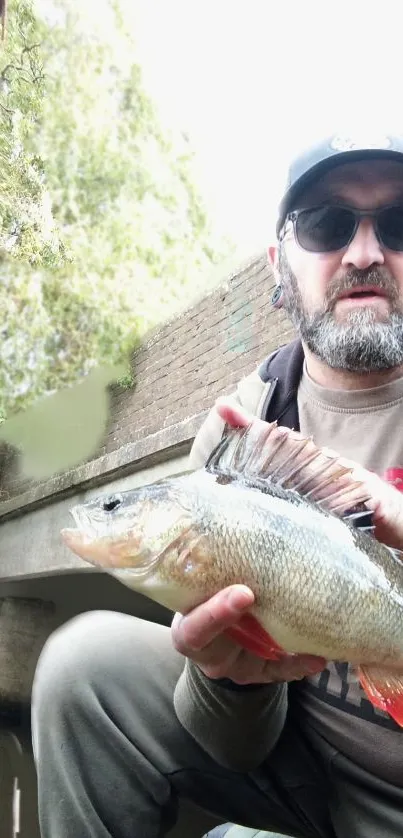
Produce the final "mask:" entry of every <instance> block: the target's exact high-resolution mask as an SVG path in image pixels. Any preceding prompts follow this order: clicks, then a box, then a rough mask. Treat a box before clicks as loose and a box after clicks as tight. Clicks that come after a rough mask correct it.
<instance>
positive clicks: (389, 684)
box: [357, 666, 403, 727]
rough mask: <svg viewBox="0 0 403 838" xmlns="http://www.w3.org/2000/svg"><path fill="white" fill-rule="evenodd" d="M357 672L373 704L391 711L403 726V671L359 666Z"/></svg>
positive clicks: (396, 720) (391, 714)
mask: <svg viewBox="0 0 403 838" xmlns="http://www.w3.org/2000/svg"><path fill="white" fill-rule="evenodd" d="M357 674H358V677H359V679H360V683H361V686H362V688H363V690H364V691H365V693H366V695H367V697H368V699H369V701H370V702H371V704H373V705H374V707H377V708H378V709H379V710H383V711H384V712H385V713H389V716H391V717H392V719H394V721H395V722H397V724H398V725H399V726H400V727H403V672H402V673H398V672H389V671H388V670H387V669H384V668H383V667H377V666H359V667H358V668H357Z"/></svg>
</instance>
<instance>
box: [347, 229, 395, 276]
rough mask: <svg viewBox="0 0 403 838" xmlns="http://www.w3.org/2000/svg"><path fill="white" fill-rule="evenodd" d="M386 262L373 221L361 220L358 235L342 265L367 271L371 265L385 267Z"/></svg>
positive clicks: (349, 247) (350, 245)
mask: <svg viewBox="0 0 403 838" xmlns="http://www.w3.org/2000/svg"><path fill="white" fill-rule="evenodd" d="M384 261H385V257H384V254H383V250H382V248H381V245H380V243H379V241H378V239H377V237H376V234H375V230H374V224H373V221H372V219H371V218H363V219H361V221H360V224H359V226H358V229H357V231H356V234H355V236H354V238H353V240H352V242H351V243H350V244H349V246H348V248H347V250H346V252H345V253H344V256H343V259H342V264H343V265H344V266H345V267H351V266H353V267H355V268H357V269H358V270H365V268H369V267H370V266H371V265H383V264H384Z"/></svg>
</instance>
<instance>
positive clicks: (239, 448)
mask: <svg viewBox="0 0 403 838" xmlns="http://www.w3.org/2000/svg"><path fill="white" fill-rule="evenodd" d="M205 468H206V470H207V471H209V472H211V473H213V474H215V475H217V477H218V476H221V477H225V478H226V479H227V480H230V479H232V480H236V479H245V480H247V481H248V482H249V483H253V482H254V481H255V483H256V485H257V486H260V488H263V487H264V485H266V486H267V488H269V487H270V486H278V487H281V488H282V489H288V490H292V491H294V492H295V493H296V494H298V495H299V496H300V497H305V498H309V499H310V500H312V501H314V502H315V503H317V504H318V505H319V506H320V507H322V508H323V509H326V510H327V511H329V512H332V513H334V514H336V515H338V516H340V517H346V518H350V520H351V522H352V523H353V524H354V526H359V518H358V517H357V515H358V513H361V514H365V513H366V514H367V515H368V510H367V509H366V507H364V506H363V504H364V503H365V501H367V500H368V499H369V497H370V494H369V492H368V490H367V489H366V488H365V486H364V484H363V483H362V482H361V481H360V480H357V479H356V478H355V477H354V473H353V468H352V466H351V464H350V463H347V462H346V461H344V460H343V458H342V457H339V456H338V455H337V454H336V453H335V452H334V451H331V450H330V449H326V448H319V447H318V446H316V445H315V443H314V441H313V439H312V438H311V437H305V436H303V434H301V433H300V432H299V431H293V430H290V429H289V428H285V427H282V426H279V425H278V424H277V422H271V423H268V422H265V423H262V422H252V423H251V424H250V425H249V426H248V427H247V428H230V427H229V426H226V427H225V429H224V434H223V437H222V439H221V441H220V442H219V444H218V445H217V446H216V448H215V449H214V451H213V452H212V453H211V455H210V457H209V459H208V461H207V463H206V466H205ZM353 516H355V517H353ZM365 528H366V529H368V528H371V529H372V522H371V523H370V525H369V526H368V524H366V527H365Z"/></svg>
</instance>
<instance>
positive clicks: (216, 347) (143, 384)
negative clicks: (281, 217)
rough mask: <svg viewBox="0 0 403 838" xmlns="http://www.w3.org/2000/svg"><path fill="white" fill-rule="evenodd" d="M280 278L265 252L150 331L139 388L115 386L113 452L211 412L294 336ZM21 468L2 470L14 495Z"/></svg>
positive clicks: (107, 443)
mask: <svg viewBox="0 0 403 838" xmlns="http://www.w3.org/2000/svg"><path fill="white" fill-rule="evenodd" d="M273 288H274V278H273V275H272V272H271V269H270V267H269V266H268V264H267V259H266V257H265V256H261V257H259V258H256V259H255V260H253V261H252V262H250V263H248V264H247V265H246V266H245V267H243V268H242V269H241V270H240V271H239V272H238V273H236V274H234V275H233V276H231V277H229V278H228V279H227V280H226V281H225V282H224V283H223V284H222V285H221V286H220V287H219V288H218V289H216V290H215V291H214V292H213V293H211V294H209V295H207V296H205V297H202V298H201V299H200V300H199V301H198V302H196V303H195V304H194V305H193V306H192V307H191V308H190V309H188V310H187V311H185V312H184V313H182V314H181V315H180V316H178V317H177V318H175V319H173V320H172V321H170V322H168V323H166V324H164V325H162V326H161V327H160V328H159V329H157V330H156V331H154V332H153V333H151V334H150V335H149V337H148V339H147V340H145V341H144V343H143V344H142V346H141V347H140V348H139V350H138V351H137V353H136V355H135V357H134V365H135V370H136V377H137V386H136V388H135V390H134V391H130V390H122V389H119V388H114V389H113V390H112V394H111V416H110V422H109V426H108V428H107V430H106V434H105V438H104V442H103V446H102V447H101V449H100V450H99V451H98V452H97V454H96V456H97V457H99V456H102V455H107V454H110V453H112V452H114V451H116V450H117V449H119V448H121V447H122V446H124V445H126V444H127V443H130V442H136V441H137V440H141V439H143V438H144V437H147V436H148V435H150V434H153V433H155V432H156V431H159V430H161V429H162V428H167V427H169V426H170V425H175V424H176V423H178V422H180V421H181V420H184V419H186V418H188V417H191V416H194V415H196V414H198V413H200V412H201V411H203V410H205V409H208V408H209V407H210V406H211V405H212V403H213V402H214V400H215V398H216V397H217V395H218V394H220V393H224V392H229V391H230V390H231V389H232V388H233V386H234V384H235V383H236V382H237V381H238V380H239V379H240V378H241V377H242V376H243V375H246V374H247V373H248V372H250V371H251V370H252V369H253V368H254V367H255V365H256V364H257V363H258V362H259V361H260V360H261V359H262V358H263V357H264V356H265V355H266V354H268V353H269V352H270V351H271V350H272V349H274V348H276V347H277V346H278V345H279V344H280V343H285V342H287V341H288V340H290V339H291V338H292V337H293V336H294V333H293V331H292V329H291V326H290V324H289V321H288V320H287V318H286V316H285V315H284V313H283V312H282V311H277V310H275V309H273V308H272V307H271V305H270V296H271V292H272V290H273ZM27 485H28V484H27V482H26V481H24V482H22V480H21V478H19V479H17V478H16V476H15V468H14V469H7V468H4V467H3V473H2V475H1V483H0V488H1V489H2V490H3V492H6V494H7V496H8V497H10V496H15V495H17V494H19V493H21V492H22V491H23V490H26V488H27Z"/></svg>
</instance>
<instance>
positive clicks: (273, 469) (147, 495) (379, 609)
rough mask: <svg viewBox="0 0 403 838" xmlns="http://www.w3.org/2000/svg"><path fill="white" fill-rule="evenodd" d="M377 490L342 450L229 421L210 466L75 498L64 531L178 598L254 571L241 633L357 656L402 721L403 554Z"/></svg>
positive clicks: (147, 590) (79, 545)
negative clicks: (374, 504) (389, 538)
mask: <svg viewBox="0 0 403 838" xmlns="http://www.w3.org/2000/svg"><path fill="white" fill-rule="evenodd" d="M368 499H369V496H368V490H367V489H366V488H365V485H364V483H362V482H360V480H357V479H356V476H355V474H354V471H353V470H352V469H351V467H350V466H349V465H348V464H346V462H345V461H343V460H342V459H341V458H338V457H337V455H334V454H333V452H329V451H327V450H325V449H319V448H317V447H316V446H315V444H314V442H313V440H312V439H310V438H309V439H306V438H304V437H303V436H302V435H301V434H300V433H298V432H294V431H290V430H289V429H287V428H282V427H280V426H278V425H277V424H276V423H272V424H268V423H251V425H250V426H249V427H248V428H246V429H245V428H244V429H240V428H237V429H230V428H228V426H227V427H226V429H225V432H224V435H223V437H222V440H221V442H220V444H219V445H218V446H217V448H216V449H215V450H214V452H213V453H212V455H211V457H210V458H209V460H208V462H207V464H206V466H205V467H204V468H202V469H198V470H196V471H193V472H191V473H187V474H184V475H181V476H178V477H173V478H168V479H165V480H162V481H161V482H159V483H155V484H152V485H148V486H144V487H142V488H139V489H134V490H129V491H126V492H124V493H122V494H116V495H112V496H109V497H107V496H104V497H101V498H99V499H97V500H95V501H91V502H88V503H85V504H83V505H81V506H76V507H75V508H74V509H72V515H73V518H74V520H75V523H76V525H77V528H76V529H65V530H62V537H63V539H64V541H65V543H66V544H67V545H68V546H69V547H70V548H71V550H73V551H74V552H75V553H76V554H77V555H78V556H80V557H81V558H83V559H85V560H87V561H88V562H91V563H92V564H94V565H97V566H99V567H101V568H104V569H106V570H107V571H108V572H110V573H112V574H113V575H114V576H115V577H117V578H118V579H119V580H120V581H121V582H123V583H124V584H125V585H128V586H129V587H131V588H133V589H135V590H136V591H139V592H141V593H142V594H144V595H145V596H147V597H149V598H151V599H153V600H155V601H157V602H159V603H161V604H162V605H164V606H166V607H168V608H170V609H172V610H173V611H179V612H182V613H186V612H187V611H189V610H190V609H191V608H193V607H194V606H196V605H197V604H199V603H200V602H202V601H204V600H206V599H207V598H208V597H210V596H212V595H213V594H215V593H216V592H218V591H219V590H221V589H223V588H224V587H226V586H228V585H231V584H235V583H241V584H245V585H247V586H248V587H250V588H251V589H252V591H253V593H254V595H255V602H254V604H253V606H252V607H251V609H250V613H249V614H247V615H245V617H244V618H243V619H242V620H241V621H240V624H239V625H238V626H237V627H234V628H232V629H229V630H228V631H229V633H230V634H231V636H232V637H233V638H234V639H235V640H237V641H238V642H239V643H240V644H241V645H242V646H244V647H245V648H248V649H249V650H251V651H253V652H255V653H256V654H259V655H261V656H262V657H266V658H268V659H273V660H278V659H279V658H280V657H281V656H282V655H284V654H297V653H306V654H313V655H318V656H320V657H323V658H325V659H326V660H328V661H344V662H349V663H351V664H352V665H353V666H354V667H355V669H356V671H357V675H358V677H359V679H360V682H361V684H362V686H363V688H364V690H365V692H366V694H367V696H368V698H369V699H370V701H371V702H372V703H373V704H374V705H375V706H377V707H379V708H381V709H382V710H384V711H386V712H388V713H389V714H390V715H391V716H392V717H393V718H394V719H395V721H396V722H397V723H398V724H399V725H400V726H402V727H403V563H402V562H401V559H400V557H399V554H398V553H397V552H396V551H394V550H392V549H391V548H389V547H387V546H385V545H383V544H381V543H379V542H378V541H377V540H376V539H375V537H374V535H373V532H372V531H371V523H372V522H371V521H370V520H368V518H369V517H370V513H369V512H368V508H367V506H366V504H365V502H366V501H367V500H368Z"/></svg>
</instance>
